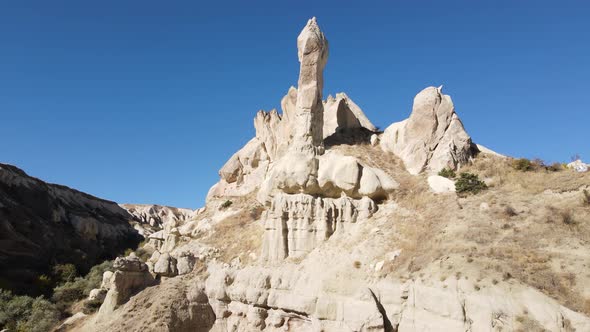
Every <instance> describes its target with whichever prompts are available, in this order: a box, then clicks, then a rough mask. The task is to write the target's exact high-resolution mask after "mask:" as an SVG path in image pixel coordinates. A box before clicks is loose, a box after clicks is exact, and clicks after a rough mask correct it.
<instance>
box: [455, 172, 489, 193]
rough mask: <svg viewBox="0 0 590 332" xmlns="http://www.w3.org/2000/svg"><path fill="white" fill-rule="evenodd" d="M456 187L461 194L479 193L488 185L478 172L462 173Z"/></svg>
mask: <svg viewBox="0 0 590 332" xmlns="http://www.w3.org/2000/svg"><path fill="white" fill-rule="evenodd" d="M455 188H456V191H457V193H459V194H478V193H479V192H481V191H482V190H485V189H487V188H488V186H487V185H486V184H485V182H483V181H481V180H480V179H479V177H478V176H477V175H476V174H472V173H461V174H459V179H457V181H456V182H455Z"/></svg>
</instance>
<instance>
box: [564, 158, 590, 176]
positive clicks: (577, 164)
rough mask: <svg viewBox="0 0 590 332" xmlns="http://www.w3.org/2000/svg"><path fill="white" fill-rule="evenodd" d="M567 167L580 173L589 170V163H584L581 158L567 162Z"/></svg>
mask: <svg viewBox="0 0 590 332" xmlns="http://www.w3.org/2000/svg"><path fill="white" fill-rule="evenodd" d="M567 168H569V169H573V170H574V171H576V172H579V173H584V172H588V164H585V163H583V162H582V161H581V160H580V159H578V160H576V161H572V162H571V163H569V164H567Z"/></svg>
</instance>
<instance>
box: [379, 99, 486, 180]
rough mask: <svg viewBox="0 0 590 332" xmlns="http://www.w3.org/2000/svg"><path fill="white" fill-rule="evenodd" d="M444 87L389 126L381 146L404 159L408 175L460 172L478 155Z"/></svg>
mask: <svg viewBox="0 0 590 332" xmlns="http://www.w3.org/2000/svg"><path fill="white" fill-rule="evenodd" d="M441 90H442V87H440V88H435V87H429V88H426V89H424V90H422V91H421V92H420V93H419V94H418V95H416V97H415V98H414V106H413V108H412V114H411V115H410V117H409V118H408V119H406V120H404V121H401V122H397V123H394V124H392V125H391V126H389V127H388V128H387V129H386V130H385V132H384V134H383V137H382V139H381V146H382V147H383V149H384V150H385V151H389V152H392V153H394V154H395V155H397V156H398V157H400V158H401V159H402V160H403V161H404V164H405V166H406V169H407V170H408V172H410V173H412V174H418V173H421V172H424V171H426V172H438V171H440V170H441V169H443V168H451V169H457V168H458V167H460V166H461V165H465V164H466V163H467V162H469V160H470V158H472V157H473V155H474V154H475V153H476V152H477V147H476V146H475V145H474V144H473V143H472V142H471V137H469V135H468V134H467V132H466V131H465V129H464V128H463V124H462V123H461V120H459V117H458V116H457V114H456V113H455V107H454V106H453V102H452V100H451V97H450V96H448V95H444V94H442V92H441Z"/></svg>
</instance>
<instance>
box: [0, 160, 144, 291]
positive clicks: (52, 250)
mask: <svg viewBox="0 0 590 332" xmlns="http://www.w3.org/2000/svg"><path fill="white" fill-rule="evenodd" d="M131 220H132V217H131V215H130V214H129V213H127V211H126V210H124V209H123V208H121V207H119V206H118V205H117V204H116V203H114V202H110V201H107V200H103V199H100V198H96V197H94V196H91V195H88V194H85V193H82V192H79V191H77V190H74V189H70V188H68V187H64V186H60V185H56V184H49V183H46V182H43V181H41V180H39V179H36V178H33V177H30V176H28V175H27V174H26V173H25V172H24V171H22V170H20V169H18V168H17V167H15V166H11V165H6V164H0V285H1V286H2V288H4V289H11V290H14V291H17V292H24V293H33V294H34V293H35V287H36V286H37V285H38V282H39V280H38V278H39V276H40V275H42V274H46V275H49V271H50V270H51V268H52V266H54V265H56V264H64V263H73V264H74V265H76V267H77V268H78V269H79V271H81V272H84V271H88V269H89V268H90V267H92V266H93V265H95V264H97V263H98V262H100V261H102V260H105V259H112V258H113V257H115V256H116V255H117V254H120V253H122V252H123V251H124V250H125V249H126V248H132V247H133V248H134V247H136V246H137V244H138V243H139V242H140V241H141V236H140V235H139V234H138V232H137V231H136V230H135V229H133V228H132V227H131V225H130V224H129V222H130V221H131ZM39 286H41V285H39Z"/></svg>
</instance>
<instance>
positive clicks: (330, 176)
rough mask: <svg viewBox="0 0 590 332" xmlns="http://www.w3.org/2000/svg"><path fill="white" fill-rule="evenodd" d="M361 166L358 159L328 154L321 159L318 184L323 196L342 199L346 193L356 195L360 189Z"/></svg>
mask: <svg viewBox="0 0 590 332" xmlns="http://www.w3.org/2000/svg"><path fill="white" fill-rule="evenodd" d="M360 173H361V166H360V165H359V163H358V162H357V160H356V158H354V157H350V156H342V155H338V154H335V153H329V154H328V153H326V154H324V155H323V156H321V157H320V159H319V169H318V183H319V185H320V189H321V191H322V195H323V196H328V197H340V195H341V193H342V192H344V193H346V194H347V195H349V196H352V195H354V191H355V189H356V188H357V187H358V183H359V178H360Z"/></svg>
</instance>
